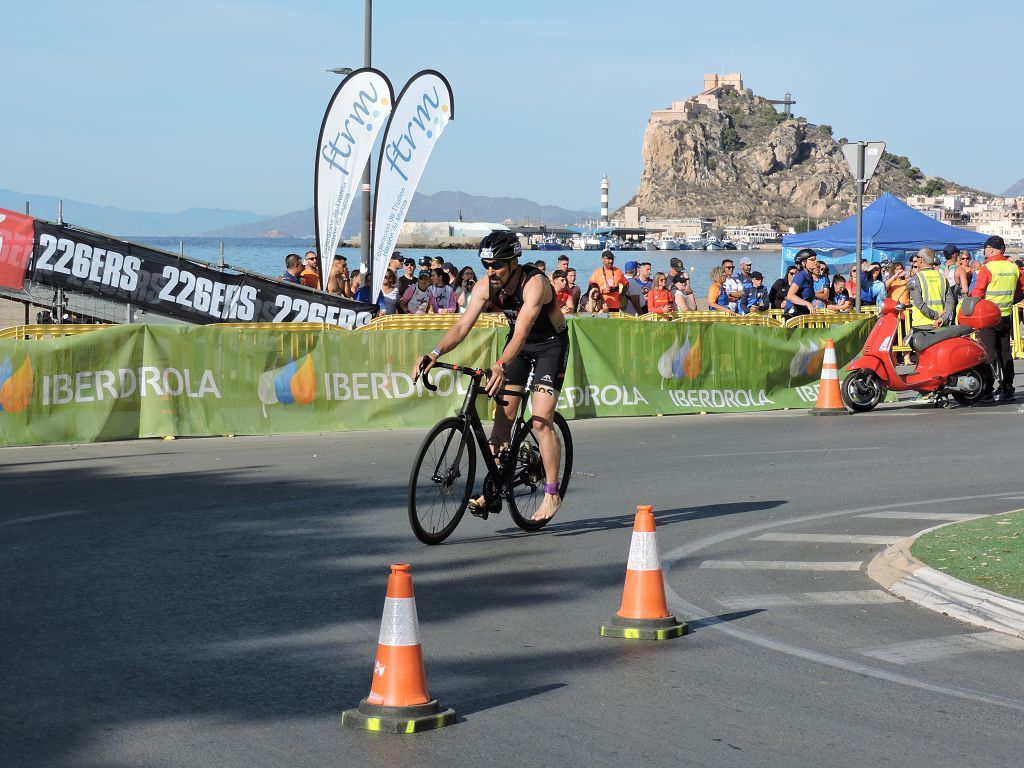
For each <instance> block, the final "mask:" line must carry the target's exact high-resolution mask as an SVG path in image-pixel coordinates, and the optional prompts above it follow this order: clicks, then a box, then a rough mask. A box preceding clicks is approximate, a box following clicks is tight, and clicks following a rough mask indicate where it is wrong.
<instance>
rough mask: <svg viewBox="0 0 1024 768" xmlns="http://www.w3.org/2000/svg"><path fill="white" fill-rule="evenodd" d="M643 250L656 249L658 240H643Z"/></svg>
mask: <svg viewBox="0 0 1024 768" xmlns="http://www.w3.org/2000/svg"><path fill="white" fill-rule="evenodd" d="M644 250H645V251H656V250H658V241H657V240H644Z"/></svg>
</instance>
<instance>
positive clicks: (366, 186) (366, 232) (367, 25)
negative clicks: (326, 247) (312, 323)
mask: <svg viewBox="0 0 1024 768" xmlns="http://www.w3.org/2000/svg"><path fill="white" fill-rule="evenodd" d="M372 37H373V0H366V8H365V10H364V12H363V66H365V67H369V66H370V61H371V56H370V46H371V39H372ZM372 165H373V153H372V152H371V153H370V159H369V160H367V161H366V168H365V169H363V196H362V212H363V223H362V227H361V228H360V230H359V274H360V275H361V276H362V281H361V282H362V284H363V285H369V286H371V289H372V286H373V254H371V253H370V213H371V211H370V206H371V203H370V167H371V166H372ZM325 285H326V283H325Z"/></svg>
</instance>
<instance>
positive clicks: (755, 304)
mask: <svg viewBox="0 0 1024 768" xmlns="http://www.w3.org/2000/svg"><path fill="white" fill-rule="evenodd" d="M741 303H742V304H743V314H745V315H746V314H749V313H751V312H765V311H767V309H768V289H767V288H766V287H765V285H764V275H762V274H761V273H760V272H751V273H750V285H749V287H744V289H743V301H742V302H741Z"/></svg>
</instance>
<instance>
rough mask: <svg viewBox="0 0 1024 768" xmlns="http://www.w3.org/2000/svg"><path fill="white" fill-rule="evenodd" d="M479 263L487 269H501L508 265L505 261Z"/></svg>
mask: <svg viewBox="0 0 1024 768" xmlns="http://www.w3.org/2000/svg"><path fill="white" fill-rule="evenodd" d="M480 264H481V265H482V266H483V268H484V269H487V270H502V269H504V268H505V267H507V266H508V262H507V261H498V260H494V261H481V262H480Z"/></svg>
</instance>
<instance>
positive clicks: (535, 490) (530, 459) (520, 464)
mask: <svg viewBox="0 0 1024 768" xmlns="http://www.w3.org/2000/svg"><path fill="white" fill-rule="evenodd" d="M553 422H554V430H555V437H556V438H557V439H558V445H559V447H560V448H561V458H560V459H559V461H558V495H559V496H561V497H562V498H563V499H565V492H566V490H567V489H568V487H569V475H570V474H571V473H572V434H571V433H570V432H569V424H568V423H567V422H566V421H565V419H564V418H562V414H560V413H555V415H554V419H553ZM508 461H509V468H508V474H507V475H506V478H505V493H506V498H507V499H508V507H509V512H511V514H512V520H513V521H514V522H515V524H516V525H518V526H519V527H520V528H522V529H523V530H524V531H538V530H540V529H541V528H543V527H544V526H545V525H547V523H548V520H550V519H551V518H548V520H531V519H530V518H532V517H533V513H534V512H536V511H537V509H538V508H539V507H540V503H541V502H542V501H543V500H544V480H545V474H544V462H543V461H542V459H541V455H540V445H539V444H538V443H537V435H536V434H535V433H534V431H533V429H532V428H531V429H527V428H524V429H523V430H522V431H521V432H520V433H519V434H518V435H517V436H516V439H515V442H514V443H513V444H512V445H511V446H510V453H509V459H508Z"/></svg>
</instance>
